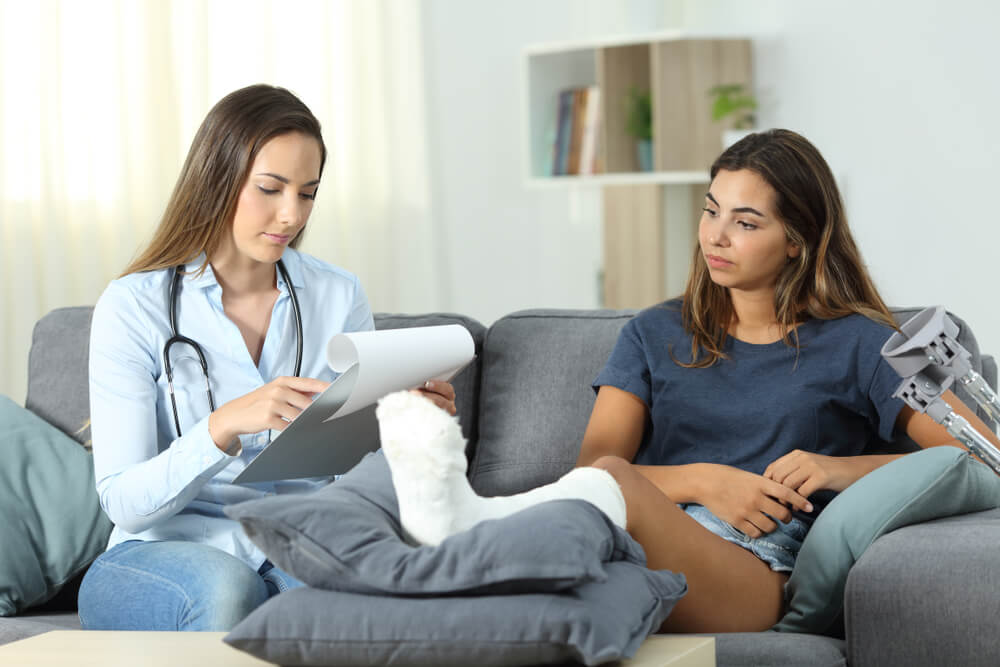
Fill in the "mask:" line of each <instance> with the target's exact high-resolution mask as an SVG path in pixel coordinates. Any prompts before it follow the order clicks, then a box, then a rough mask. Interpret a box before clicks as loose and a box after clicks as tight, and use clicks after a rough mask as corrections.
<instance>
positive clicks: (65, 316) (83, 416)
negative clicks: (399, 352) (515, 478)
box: [25, 306, 486, 455]
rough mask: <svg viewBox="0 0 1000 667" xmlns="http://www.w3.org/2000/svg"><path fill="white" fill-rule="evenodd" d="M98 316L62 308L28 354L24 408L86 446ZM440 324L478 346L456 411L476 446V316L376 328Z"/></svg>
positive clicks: (390, 321) (479, 338) (390, 317)
mask: <svg viewBox="0 0 1000 667" xmlns="http://www.w3.org/2000/svg"><path fill="white" fill-rule="evenodd" d="M93 312H94V309H93V307H92V306H75V307H71V308H57V309H55V310H53V311H52V312H50V313H48V314H47V315H45V316H44V317H43V318H42V319H40V320H39V321H38V322H37V323H36V324H35V329H34V332H33V333H32V338H31V352H30V353H29V355H28V393H27V397H26V399H25V407H27V408H28V409H29V410H31V411H32V412H34V413H35V414H37V415H39V416H40V417H42V418H43V419H45V420H46V421H48V422H49V423H50V424H53V425H54V426H57V427H58V428H59V429H61V430H62V431H63V432H65V433H67V434H68V435H70V436H71V437H73V438H76V440H77V441H79V442H81V443H82V442H85V441H86V440H88V439H89V438H90V433H89V429H86V430H81V427H83V426H84V425H85V424H86V423H87V420H88V419H89V416H90V390H89V383H88V381H87V357H88V351H89V347H90V321H91V318H92V317H93ZM440 324H461V325H462V326H464V327H465V328H466V329H468V330H469V333H470V334H472V340H473V342H474V343H475V346H476V360H475V361H474V362H473V363H472V364H470V365H469V366H467V367H466V368H465V369H464V370H463V371H462V372H461V373H459V374H458V375H457V376H456V377H455V378H454V379H453V380H452V383H453V384H454V385H455V390H456V392H457V394H458V400H457V407H458V411H459V418H460V419H461V422H462V429H463V433H464V434H465V436H466V437H467V438H468V439H469V441H470V443H472V444H474V443H475V436H476V412H477V409H478V404H479V367H480V362H479V360H480V359H481V357H482V346H483V338H484V336H485V333H486V328H485V327H484V326H483V325H482V324H480V323H479V322H477V321H476V320H474V319H472V318H469V317H464V316H462V315H451V314H448V313H434V314H430V315H394V314H387V313H375V328H376V329H402V328H407V327H415V326H436V325H440ZM470 455H471V446H470Z"/></svg>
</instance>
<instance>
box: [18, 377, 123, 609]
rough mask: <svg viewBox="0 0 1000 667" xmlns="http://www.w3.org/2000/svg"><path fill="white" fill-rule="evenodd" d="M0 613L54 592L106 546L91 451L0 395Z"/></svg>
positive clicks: (105, 520)
mask: <svg viewBox="0 0 1000 667" xmlns="http://www.w3.org/2000/svg"><path fill="white" fill-rule="evenodd" d="M0 460H2V461H3V465H2V466H0V512H2V513H3V515H4V516H5V517H6V518H7V520H6V521H5V526H4V528H3V529H2V532H0V616H11V615H14V614H17V613H19V612H21V611H24V610H25V609H27V608H28V607H31V606H33V605H36V604H41V603H42V602H45V601H46V600H48V599H50V598H51V597H52V596H54V595H55V594H56V593H57V592H58V591H59V589H60V588H61V587H62V585H63V584H65V583H66V582H67V581H69V580H70V579H72V578H73V577H74V576H75V575H77V574H78V573H80V572H81V571H82V570H83V569H84V568H86V567H87V566H88V565H89V564H90V563H91V561H93V560H94V559H95V558H97V556H98V555H100V554H101V553H102V552H103V551H104V549H105V548H106V547H107V544H108V536H109V535H110V534H111V522H110V521H109V520H108V518H107V517H106V516H105V515H104V512H103V511H102V510H101V508H100V505H99V503H98V499H97V491H96V490H95V486H94V465H93V460H92V459H91V455H90V454H88V453H87V451H86V450H84V449H83V447H81V446H80V445H79V444H78V443H77V442H76V441H74V440H73V439H72V438H70V437H69V436H67V435H66V434H65V433H63V432H62V431H60V430H58V429H57V428H55V427H54V426H52V425H51V424H49V423H47V422H46V421H45V420H43V419H42V418H40V417H38V416H37V415H35V414H34V413H32V412H30V411H28V410H26V409H25V408H22V407H21V406H19V405H18V404H16V403H15V402H14V401H12V400H10V399H9V398H7V397H6V396H0Z"/></svg>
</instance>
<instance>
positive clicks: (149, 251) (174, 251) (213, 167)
mask: <svg viewBox="0 0 1000 667" xmlns="http://www.w3.org/2000/svg"><path fill="white" fill-rule="evenodd" d="M289 132H301V133H302V134H305V135H307V136H310V137H313V138H314V139H316V141H318V142H319V147H320V166H319V171H320V174H322V173H323V165H324V164H325V163H326V144H324V143H323V135H322V133H321V132H320V124H319V121H318V120H316V117H315V116H314V115H313V114H312V112H311V111H309V108H308V107H307V106H306V105H305V104H303V103H302V101H301V100H300V99H299V98H298V97H296V96H295V95H293V94H292V93H291V92H289V91H287V90H285V89H284V88H278V87H276V86H268V85H264V84H258V85H253V86H247V87H246V88H241V89H239V90H237V91H234V92H232V93H230V94H228V95H226V96H225V97H223V98H222V99H221V100H219V102H218V103H217V104H216V105H215V106H214V107H212V110H211V111H209V112H208V115H207V116H206V117H205V120H204V121H202V123H201V127H200V128H198V132H197V134H195V137H194V140H193V141H192V142H191V149H190V150H189V151H188V155H187V159H186V160H185V161H184V167H183V168H182V169H181V173H180V176H178V178H177V184H176V185H175V186H174V191H173V194H172V195H171V196H170V201H169V202H168V203H167V208H166V210H165V211H164V213H163V218H162V219H161V220H160V224H159V226H158V227H157V228H156V231H155V232H154V233H153V238H152V240H151V241H150V243H149V246H148V247H147V248H146V249H145V250H144V251H143V252H142V253H140V254H139V256H138V257H136V258H135V259H134V260H132V262H131V263H130V264H129V265H128V267H126V269H125V271H124V272H123V273H122V275H123V276H126V275H129V274H130V273H136V272H139V271H153V270H156V269H163V268H167V267H172V266H177V265H179V264H186V263H187V262H190V261H191V260H193V259H194V258H195V257H197V256H198V255H199V254H200V253H202V252H204V253H205V256H206V262H205V265H207V263H208V262H207V258H208V257H211V256H212V255H213V254H214V253H215V251H216V250H217V249H218V247H219V244H220V243H221V242H222V239H223V236H224V234H226V233H228V230H229V224H230V223H231V222H232V219H233V215H234V214H235V212H236V203H237V201H238V200H239V195H240V190H241V189H242V187H243V184H244V183H245V182H246V179H247V177H248V176H249V173H250V168H251V167H252V166H253V161H254V158H256V157H257V153H258V152H259V151H260V149H261V147H262V146H263V145H264V144H266V143H267V142H268V141H269V140H271V139H273V138H274V137H276V136H279V135H282V134H287V133H289ZM301 241H302V233H301V232H300V233H299V234H298V236H296V237H295V238H294V239H292V241H291V243H290V244H289V245H291V246H292V247H293V248H295V247H298V245H299V243H300V242H301ZM205 265H202V266H201V267H200V269H199V271H204V269H205Z"/></svg>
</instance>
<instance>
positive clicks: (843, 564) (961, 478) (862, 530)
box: [773, 447, 1000, 634]
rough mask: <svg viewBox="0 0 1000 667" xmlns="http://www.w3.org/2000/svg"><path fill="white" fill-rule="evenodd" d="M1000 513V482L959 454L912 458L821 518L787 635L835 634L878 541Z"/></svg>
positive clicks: (783, 627)
mask: <svg viewBox="0 0 1000 667" xmlns="http://www.w3.org/2000/svg"><path fill="white" fill-rule="evenodd" d="M998 505H1000V478H998V477H997V475H996V474H995V473H994V472H993V471H992V470H991V469H990V468H988V467H987V466H985V465H984V464H982V463H979V462H978V461H976V460H975V459H973V458H972V457H971V456H970V455H969V454H968V453H967V452H965V451H964V450H961V449H959V448H957V447H933V448H931V449H925V450H922V451H919V452H915V453H913V454H908V455H906V456H904V457H902V458H899V459H897V460H895V461H893V462H891V463H888V464H886V465H884V466H882V467H881V468H877V469H876V470H873V471H872V472H870V473H868V474H867V475H865V476H864V477H862V478H861V479H859V480H858V481H856V482H855V483H854V484H852V485H851V486H849V487H848V488H847V489H846V490H844V492H843V493H841V494H840V495H838V496H837V497H836V498H835V499H834V500H833V502H831V503H830V504H829V505H828V506H827V507H826V509H824V510H823V512H822V513H821V514H820V515H819V518H817V519H816V522H815V523H814V524H813V526H812V528H811V529H810V530H809V534H808V535H806V539H805V541H804V542H803V543H802V549H801V550H800V551H799V555H798V558H797V559H796V561H795V569H794V570H793V571H792V575H791V577H790V578H789V579H788V583H787V584H785V597H786V598H788V610H787V612H786V613H785V616H784V617H783V618H782V619H781V620H780V621H779V622H778V624H777V625H775V626H774V628H773V629H774V630H778V631H781V632H808V633H814V634H826V633H830V632H831V631H832V630H834V629H835V628H836V626H835V621H836V620H837V618H838V616H839V615H840V612H841V610H842V608H843V605H844V586H845V584H846V582H847V574H848V572H849V571H850V569H851V567H852V566H853V565H854V563H855V562H856V561H857V560H858V558H860V557H861V555H862V554H863V553H864V551H865V549H867V548H868V547H869V546H870V545H871V544H872V542H874V541H875V539H876V538H877V537H879V536H881V535H883V534H885V533H888V532H889V531H892V530H895V529H897V528H901V527H903V526H906V525H909V524H913V523H919V522H923V521H930V520H931V519H938V518H941V517H946V516H952V515H955V514H964V513H967V512H978V511H981V510H985V509H990V508H993V507H997V506H998Z"/></svg>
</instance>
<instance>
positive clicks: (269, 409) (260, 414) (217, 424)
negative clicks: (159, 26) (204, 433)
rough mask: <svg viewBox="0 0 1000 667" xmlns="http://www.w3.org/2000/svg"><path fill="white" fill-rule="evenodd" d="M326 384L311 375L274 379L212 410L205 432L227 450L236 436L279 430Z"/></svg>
mask: <svg viewBox="0 0 1000 667" xmlns="http://www.w3.org/2000/svg"><path fill="white" fill-rule="evenodd" d="M329 386H330V383H329V382H323V381H322V380H315V379H313V378H300V377H279V378H275V379H273V380H271V381H270V382H268V383H267V384H265V385H264V386H263V387H260V388H258V389H255V390H254V391H251V392H250V393H249V394H244V395H243V396H240V397H239V398H236V399H233V400H231V401H229V402H228V403H226V404H225V405H223V406H221V407H220V408H218V409H216V411H215V412H213V413H212V414H211V415H209V416H208V432H209V434H210V435H211V436H212V440H213V441H214V442H215V446H216V447H218V448H219V449H221V450H222V451H224V452H226V453H229V452H230V450H231V449H232V445H233V440H234V439H235V438H236V436H239V435H242V434H244V433H258V432H260V431H263V430H265V429H273V430H275V431H283V430H284V429H285V427H286V426H288V423H289V422H290V421H292V420H293V419H295V418H296V417H298V416H299V413H300V412H302V411H303V410H305V409H306V408H307V407H309V404H310V403H312V397H313V396H314V395H316V394H318V393H320V392H322V391H323V390H325V389H326V388H327V387H329Z"/></svg>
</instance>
